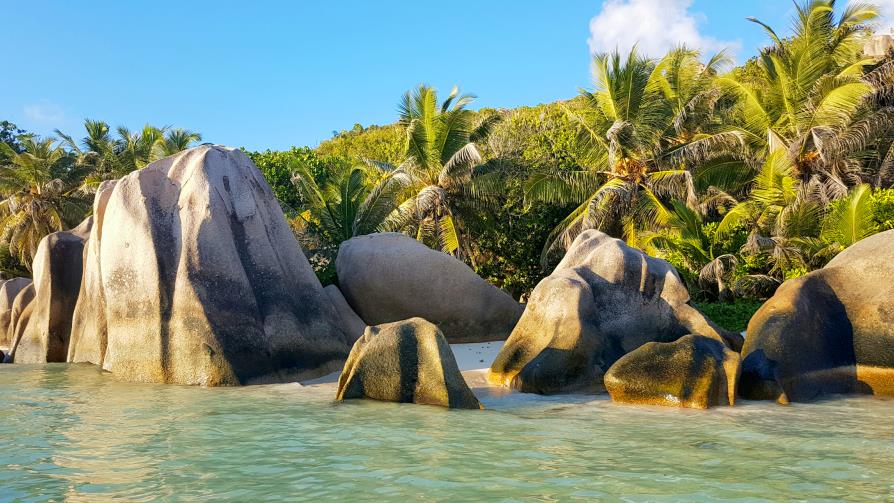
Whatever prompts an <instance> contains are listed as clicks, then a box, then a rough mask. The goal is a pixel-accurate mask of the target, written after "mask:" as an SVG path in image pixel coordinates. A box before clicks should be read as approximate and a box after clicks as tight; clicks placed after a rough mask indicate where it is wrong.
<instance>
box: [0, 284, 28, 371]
mask: <svg viewBox="0 0 894 503" xmlns="http://www.w3.org/2000/svg"><path fill="white" fill-rule="evenodd" d="M33 301H34V283H29V284H28V286H26V287H25V288H22V290H21V291H20V292H19V294H18V295H16V298H15V300H13V301H12V309H10V310H9V330H8V332H7V337H8V338H9V340H10V343H9V345H10V347H9V352H8V353H7V354H6V356H5V357H4V359H3V361H4V362H6V363H11V362H12V356H13V352H14V350H15V347H16V346H17V345H18V343H19V341H20V340H21V339H22V334H23V333H24V332H25V328H27V327H28V321H29V320H30V319H31V312H32V311H33V309H34V306H33V305H32V304H33Z"/></svg>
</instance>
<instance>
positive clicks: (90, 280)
mask: <svg viewBox="0 0 894 503" xmlns="http://www.w3.org/2000/svg"><path fill="white" fill-rule="evenodd" d="M117 183H118V181H117V180H107V181H104V182H102V183H101V184H100V186H99V188H98V189H97V191H96V196H95V197H94V199H93V226H92V228H91V229H90V234H89V238H88V239H87V244H86V246H85V247H84V258H83V264H84V266H83V269H84V274H83V279H82V280H81V290H80V292H79V294H78V301H77V304H76V305H75V308H74V313H73V316H72V321H71V339H70V340H69V344H68V357H67V361H69V362H78V363H93V364H96V365H102V364H103V358H104V357H105V353H106V346H107V344H108V339H107V335H108V334H107V332H106V302H105V291H104V289H103V287H102V262H101V261H100V248H101V245H102V231H103V222H104V220H105V212H106V206H107V205H108V202H109V198H110V197H111V196H112V191H113V190H114V188H115V185H116V184H117Z"/></svg>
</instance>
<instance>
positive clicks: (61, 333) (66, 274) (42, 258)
mask: <svg viewBox="0 0 894 503" xmlns="http://www.w3.org/2000/svg"><path fill="white" fill-rule="evenodd" d="M90 222H91V221H90V220H89V219H88V220H87V223H86V224H85V225H82V226H79V227H78V228H76V229H73V230H72V231H70V232H54V233H52V234H50V235H48V236H46V237H44V238H43V240H41V242H40V244H39V245H38V247H37V252H36V253H35V255H34V263H33V265H32V270H33V271H34V300H33V301H32V303H31V304H32V305H31V306H29V307H30V310H31V312H30V317H29V320H28V323H27V325H26V326H25V328H24V330H23V331H22V332H21V334H20V336H19V339H18V341H17V342H16V343H15V344H14V345H15V348H14V349H13V351H12V358H13V361H14V362H15V363H48V362H64V361H65V360H66V356H67V355H68V343H69V339H70V336H71V319H72V313H73V312H74V307H75V303H77V300H78V291H79V290H80V288H81V275H82V264H83V255H84V238H85V237H86V235H87V234H88V233H89V229H90Z"/></svg>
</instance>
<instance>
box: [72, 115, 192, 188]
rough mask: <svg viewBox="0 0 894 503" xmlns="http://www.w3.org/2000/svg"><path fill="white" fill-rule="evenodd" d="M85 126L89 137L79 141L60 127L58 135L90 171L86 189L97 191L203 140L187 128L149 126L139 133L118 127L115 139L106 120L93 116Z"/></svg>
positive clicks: (83, 186)
mask: <svg viewBox="0 0 894 503" xmlns="http://www.w3.org/2000/svg"><path fill="white" fill-rule="evenodd" d="M84 129H85V130H86V132H87V136H85V137H84V138H83V139H82V140H81V142H80V144H78V142H76V141H75V140H74V139H73V138H72V137H71V136H69V135H66V134H64V133H62V132H61V131H59V130H56V134H57V135H59V137H60V138H62V140H63V142H64V143H65V144H66V145H67V146H68V147H69V148H70V149H71V150H72V152H73V153H74V154H75V156H76V157H77V164H78V165H79V166H82V167H84V168H86V169H88V170H89V171H90V173H89V174H88V175H87V176H86V178H85V179H84V182H83V184H82V188H83V189H85V190H87V191H92V190H95V188H96V187H98V186H99V184H100V183H101V182H102V181H104V180H111V179H116V178H121V177H122V176H124V175H126V174H128V173H130V172H131V171H134V170H137V169H142V168H144V167H145V166H146V165H147V164H149V163H151V162H153V161H157V160H158V159H161V158H162V157H166V156H169V155H173V154H176V153H177V152H180V151H181V150H185V149H187V148H189V147H191V146H192V144H193V143H195V142H199V141H201V140H202V135H200V134H199V133H195V132H192V131H189V130H187V129H180V128H176V129H171V128H169V127H162V128H158V127H154V126H150V125H146V126H144V127H143V129H141V130H140V131H138V132H131V131H130V130H129V129H128V128H126V127H118V128H117V131H116V132H117V133H118V137H117V138H113V137H112V134H111V130H110V128H109V125H108V124H107V123H105V122H102V121H95V120H90V119H86V120H85V121H84Z"/></svg>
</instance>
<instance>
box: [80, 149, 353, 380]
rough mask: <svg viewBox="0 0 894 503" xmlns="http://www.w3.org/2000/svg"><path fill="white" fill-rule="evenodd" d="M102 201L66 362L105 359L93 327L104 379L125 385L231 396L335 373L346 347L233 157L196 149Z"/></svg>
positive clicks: (244, 165) (250, 171)
mask: <svg viewBox="0 0 894 503" xmlns="http://www.w3.org/2000/svg"><path fill="white" fill-rule="evenodd" d="M97 197H98V198H101V197H108V201H107V202H106V203H103V202H102V201H100V202H98V203H97V206H98V207H100V208H101V207H102V206H103V204H104V205H105V210H104V212H102V214H101V215H98V216H99V217H101V218H98V219H97V220H98V221H97V226H96V227H97V230H96V232H97V235H98V236H99V237H100V239H99V240H98V242H99V246H98V255H99V256H98V259H97V258H96V257H95V256H94V257H92V258H91V254H92V253H96V250H95V249H89V247H88V252H90V253H88V273H89V274H88V277H87V280H86V281H85V289H84V292H83V295H85V296H86V297H85V300H84V301H83V303H82V304H84V305H83V306H80V309H79V312H78V319H79V322H78V327H79V329H78V342H77V346H76V351H75V352H74V353H73V354H72V355H71V359H72V360H77V359H83V360H87V361H93V360H95V359H97V355H98V354H99V353H101V346H102V332H103V327H102V326H97V327H94V328H93V329H89V328H86V327H84V328H81V327H82V324H83V323H85V322H84V319H85V317H89V316H95V318H94V320H93V323H94V324H100V325H101V324H102V323H103V322H104V324H105V329H104V332H105V333H106V349H105V354H104V355H103V356H102V357H101V361H102V367H103V368H104V369H106V370H108V371H111V372H112V374H113V375H115V376H116V377H118V378H120V379H123V380H128V381H141V382H162V383H178V384H198V385H207V386H216V385H238V384H251V383H262V382H278V381H286V380H298V379H310V378H315V377H319V376H321V375H324V374H327V373H330V372H333V371H335V370H337V369H338V368H340V367H341V365H342V364H343V362H344V359H345V357H346V356H347V354H348V352H349V350H350V343H349V339H348V336H347V335H346V334H344V333H342V331H341V329H340V328H339V327H338V325H337V323H336V321H335V319H336V314H335V310H334V308H333V306H332V303H331V302H330V301H329V299H328V297H326V294H325V293H324V292H323V287H322V285H320V282H319V281H318V280H317V278H316V276H315V275H314V273H313V270H312V269H311V267H310V264H309V263H308V261H307V259H306V258H305V257H304V255H303V253H302V252H301V249H300V247H299V245H298V243H297V241H296V240H295V237H294V235H293V234H292V231H291V230H290V228H289V227H288V225H287V223H286V221H285V219H284V217H283V214H282V210H281V209H280V206H279V203H277V201H276V199H275V198H274V196H273V193H272V191H271V190H270V187H269V186H268V185H267V182H266V181H265V180H264V178H263V176H262V175H261V173H260V172H259V171H258V169H257V167H256V166H255V165H254V164H253V163H252V162H251V161H250V160H249V159H248V158H247V157H246V156H245V154H243V153H242V152H241V151H239V150H235V149H229V148H224V147H220V146H209V145H203V146H201V147H197V148H193V149H190V150H187V151H184V152H181V153H179V154H177V155H174V156H171V157H168V158H165V159H162V160H160V161H157V162H154V163H152V164H150V165H149V166H147V167H145V168H143V169H141V170H139V171H135V172H133V173H131V174H129V175H127V176H126V177H124V178H122V179H121V180H119V181H118V182H117V184H116V185H115V186H114V187H113V188H110V193H107V194H105V195H104V194H103V192H101V193H100V194H98V195H97ZM97 276H98V278H97ZM98 279H101V281H99V280H98ZM89 297H92V299H91V298H89ZM91 313H93V314H91ZM97 313H99V314H97ZM102 313H104V315H103V314H102ZM88 334H92V335H90V336H95V337H96V339H95V340H94V341H93V342H89V343H88V342H87V341H86V340H85V336H87V335H88ZM82 348H83V349H84V352H83V353H81V349H82ZM97 348H99V349H97Z"/></svg>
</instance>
